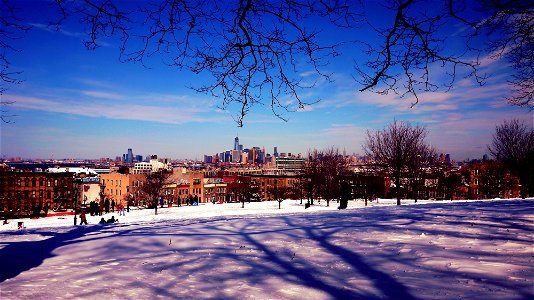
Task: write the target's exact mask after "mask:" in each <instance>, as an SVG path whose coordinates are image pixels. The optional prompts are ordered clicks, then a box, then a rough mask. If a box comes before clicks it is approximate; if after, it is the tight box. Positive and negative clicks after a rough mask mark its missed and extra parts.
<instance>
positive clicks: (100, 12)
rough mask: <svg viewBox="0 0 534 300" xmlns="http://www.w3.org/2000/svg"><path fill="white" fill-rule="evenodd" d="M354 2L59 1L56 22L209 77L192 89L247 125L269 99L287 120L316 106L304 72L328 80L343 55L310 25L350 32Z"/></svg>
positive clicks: (131, 54) (125, 53) (124, 53)
mask: <svg viewBox="0 0 534 300" xmlns="http://www.w3.org/2000/svg"><path fill="white" fill-rule="evenodd" d="M349 3H350V1H348V0H321V1H307V0H283V1H253V0H238V1H215V0H208V1H198V0H161V1H159V2H157V3H152V4H146V5H143V6H142V7H139V8H133V7H132V5H131V4H128V3H121V2H118V1H113V0H101V1H99V0H85V1H75V0H56V4H57V7H58V8H59V12H60V16H61V17H60V18H59V20H57V21H56V22H54V23H53V24H54V25H60V24H61V23H62V22H63V21H64V20H65V19H66V18H69V17H77V18H79V20H80V22H81V23H82V24H84V25H85V26H86V32H87V34H88V37H89V38H88V39H87V40H86V41H85V44H86V46H87V47H88V48H89V49H94V48H96V47H97V46H98V45H99V42H100V39H102V38H106V37H111V36H118V37H119V38H120V40H121V47H120V56H121V60H123V61H131V62H138V63H141V64H143V65H145V63H146V61H147V59H148V58H149V57H151V56H153V55H155V54H157V55H160V56H161V57H162V58H163V59H164V60H165V61H166V63H167V64H168V65H169V66H174V67H178V68H179V69H182V68H185V69H188V70H190V71H192V72H194V73H196V74H206V75H208V76H210V77H211V81H210V83H207V84H206V85H203V86H196V87H192V88H193V89H194V90H196V91H198V92H201V93H205V94H208V95H211V96H213V97H216V98H219V99H220V103H219V106H220V107H221V108H223V109H229V108H232V109H236V110H237V111H238V112H237V114H235V116H234V117H235V120H236V122H237V123H238V125H240V126H242V125H243V118H244V117H245V115H246V114H247V113H248V111H249V109H250V108H251V107H252V106H254V105H257V104H263V103H264V102H263V101H262V99H265V100H267V99H268V101H269V102H268V103H269V104H270V106H271V109H272V111H273V113H274V115H276V116H277V117H279V118H281V119H283V120H285V119H286V117H284V112H285V111H293V110H296V109H298V108H303V107H304V106H305V105H307V104H309V103H313V102H315V101H316V100H313V101H311V102H310V101H305V100H304V99H302V98H301V96H300V93H301V92H302V91H303V90H304V89H307V88H310V87H312V86H314V84H315V83H314V82H311V83H310V82H304V81H303V80H302V77H301V76H300V74H299V73H301V72H303V71H309V69H311V70H313V71H314V72H315V74H316V75H318V77H319V78H324V79H327V80H329V79H330V74H327V73H324V72H323V71H321V70H320V69H321V68H322V67H323V66H324V65H326V64H328V62H329V60H330V58H332V57H334V56H336V55H337V52H336V47H337V44H335V43H333V44H328V45H323V44H321V43H319V42H318V34H319V30H318V29H316V28H308V27H307V26H306V25H305V24H306V23H308V24H309V22H308V20H310V19H312V18H317V17H319V18H322V19H326V20H327V21H329V22H330V23H332V24H334V26H340V27H349V26H350V24H351V23H353V19H354V18H353V16H354V14H352V13H351V12H350V5H349ZM139 24H141V25H142V26H138V25H139ZM135 25H137V26H135ZM301 66H304V68H306V69H304V70H302V69H301ZM288 99H290V100H291V101H288Z"/></svg>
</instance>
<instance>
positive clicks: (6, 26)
mask: <svg viewBox="0 0 534 300" xmlns="http://www.w3.org/2000/svg"><path fill="white" fill-rule="evenodd" d="M29 29H30V26H28V25H25V23H24V21H23V20H21V19H20V18H19V17H18V16H17V9H16V8H15V7H14V6H13V5H12V3H10V2H9V1H8V0H1V1H0V98H1V96H2V95H3V94H4V92H5V91H6V90H7V87H8V86H9V85H11V84H19V83H21V80H20V78H19V75H20V74H21V72H20V71H12V70H11V69H10V59H9V57H10V55H13V54H15V53H17V52H20V50H19V49H17V48H15V47H14V46H13V44H14V42H15V41H16V40H18V39H21V38H23V37H24V36H25V33H26V31H28V30H29ZM11 104H13V102H12V101H3V100H1V99H0V123H2V122H3V123H11V122H12V121H11V120H12V119H11V118H12V117H14V115H12V114H10V113H9V111H8V109H7V107H8V106H9V105H11Z"/></svg>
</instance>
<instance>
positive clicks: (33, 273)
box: [0, 199, 534, 300]
mask: <svg viewBox="0 0 534 300" xmlns="http://www.w3.org/2000/svg"><path fill="white" fill-rule="evenodd" d="M410 202H413V201H406V200H403V204H408V203H410ZM393 203H394V201H392V200H385V199H380V200H379V202H378V203H376V202H373V203H371V204H370V206H369V207H363V202H362V201H351V202H349V209H347V210H344V211H339V210H337V209H336V207H337V205H338V204H337V203H336V202H332V203H330V207H326V206H325V205H326V203H325V202H324V201H322V202H321V203H320V204H318V203H317V202H316V204H318V205H315V206H312V207H311V208H308V209H305V208H304V206H303V205H301V204H300V201H293V200H286V201H283V202H282V209H280V210H279V209H278V202H261V203H246V204H245V208H241V204H240V203H235V204H216V205H213V204H206V205H200V206H197V207H192V206H191V207H173V208H163V209H158V215H157V216H156V215H154V210H131V211H130V212H129V213H127V214H126V216H118V214H117V213H115V214H113V215H115V217H118V218H119V223H115V224H105V225H98V224H97V223H98V220H99V219H100V217H97V216H93V217H91V216H88V221H89V225H84V226H78V227H74V226H73V225H72V224H73V216H66V217H48V218H40V219H23V220H10V224H8V225H0V299H28V298H35V299H51V298H69V299H70V298H78V299H102V298H107V299H152V298H156V297H161V298H185V299H207V298H210V299H248V298H255V299H462V298H463V299H485V300H486V299H534V199H528V200H496V201H462V202H456V201H454V202H451V201H448V202H432V203H426V204H425V203H422V204H424V205H403V206H401V207H397V206H395V205H392V204H393ZM111 215H112V214H107V215H105V216H104V217H105V218H106V219H107V218H109V217H111ZM17 221H23V222H24V225H25V227H26V228H25V229H20V230H18V229H16V226H17V225H16V222H17ZM78 221H79V220H78Z"/></svg>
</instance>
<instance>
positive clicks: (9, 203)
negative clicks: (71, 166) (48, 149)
mask: <svg viewBox="0 0 534 300" xmlns="http://www.w3.org/2000/svg"><path fill="white" fill-rule="evenodd" d="M76 196H79V185H78V184H75V180H74V173H70V172H69V173H67V172H65V173H48V172H13V171H6V172H0V213H2V214H3V215H4V216H7V217H25V216H31V215H35V214H36V213H37V214H39V213H40V211H41V210H42V209H45V208H49V209H50V210H56V211H64V210H67V209H72V208H73V207H74V199H76V198H77V197H76Z"/></svg>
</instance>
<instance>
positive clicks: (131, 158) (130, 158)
mask: <svg viewBox="0 0 534 300" xmlns="http://www.w3.org/2000/svg"><path fill="white" fill-rule="evenodd" d="M133 161H134V156H133V152H132V148H128V154H126V163H129V164H133Z"/></svg>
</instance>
